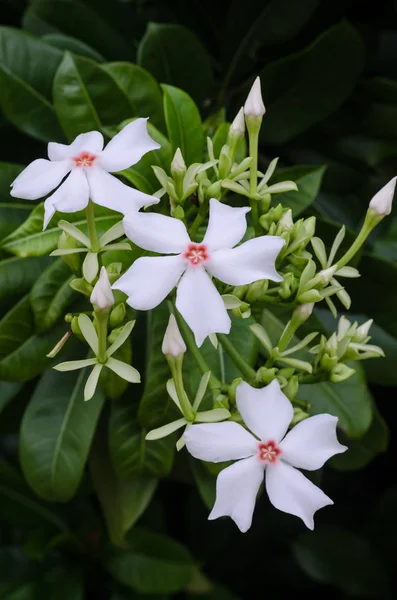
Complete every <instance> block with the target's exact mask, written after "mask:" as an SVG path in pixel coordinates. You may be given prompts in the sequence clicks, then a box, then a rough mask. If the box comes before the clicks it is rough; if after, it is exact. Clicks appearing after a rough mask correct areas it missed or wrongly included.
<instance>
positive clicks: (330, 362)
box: [320, 353, 338, 371]
mask: <svg viewBox="0 0 397 600" xmlns="http://www.w3.org/2000/svg"><path fill="white" fill-rule="evenodd" d="M337 364H338V357H337V356H330V355H329V354H328V353H325V354H323V356H322V357H321V360H320V365H321V368H322V369H324V370H325V371H332V369H333V368H334V367H336V366H337Z"/></svg>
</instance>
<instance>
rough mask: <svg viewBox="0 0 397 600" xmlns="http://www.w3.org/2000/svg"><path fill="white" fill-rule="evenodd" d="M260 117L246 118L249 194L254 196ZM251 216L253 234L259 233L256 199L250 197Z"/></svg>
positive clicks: (256, 184)
mask: <svg viewBox="0 0 397 600" xmlns="http://www.w3.org/2000/svg"><path fill="white" fill-rule="evenodd" d="M261 121H262V119H259V120H258V117H248V118H247V128H248V135H249V156H250V157H251V158H252V162H251V165H250V194H251V196H255V195H256V192H257V187H258V140H259V130H260V126H261V125H260V124H261ZM250 206H251V217H252V223H253V226H254V231H255V235H261V226H260V224H259V210H258V201H257V200H255V199H254V198H253V197H252V198H250Z"/></svg>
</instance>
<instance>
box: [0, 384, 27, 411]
mask: <svg viewBox="0 0 397 600" xmlns="http://www.w3.org/2000/svg"><path fill="white" fill-rule="evenodd" d="M21 389H22V383H19V382H9V381H0V413H1V411H2V410H3V409H4V408H5V407H6V406H7V404H8V403H9V402H10V401H11V400H12V399H13V398H14V397H15V396H16V395H17V394H18V392H19V391H20V390H21Z"/></svg>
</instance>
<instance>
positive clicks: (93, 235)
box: [85, 200, 99, 252]
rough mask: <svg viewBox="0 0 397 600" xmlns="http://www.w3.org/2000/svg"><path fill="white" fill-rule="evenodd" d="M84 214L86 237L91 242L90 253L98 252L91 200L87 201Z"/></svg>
mask: <svg viewBox="0 0 397 600" xmlns="http://www.w3.org/2000/svg"><path fill="white" fill-rule="evenodd" d="M85 214H86V217H87V228H88V237H89V238H90V242H91V251H92V252H98V250H99V242H98V236H97V232H96V225H95V212H94V204H93V202H92V201H91V200H89V201H88V204H87V208H86V209H85Z"/></svg>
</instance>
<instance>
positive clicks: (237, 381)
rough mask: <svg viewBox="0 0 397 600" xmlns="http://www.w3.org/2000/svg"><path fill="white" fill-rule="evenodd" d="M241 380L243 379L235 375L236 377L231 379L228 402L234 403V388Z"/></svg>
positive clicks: (235, 388)
mask: <svg viewBox="0 0 397 600" xmlns="http://www.w3.org/2000/svg"><path fill="white" fill-rule="evenodd" d="M242 381H243V380H242V378H241V377H237V378H236V379H233V381H232V383H231V384H230V387H229V391H228V396H229V403H230V404H232V405H234V406H235V405H236V390H237V388H238V386H239V385H240V383H241V382H242Z"/></svg>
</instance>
